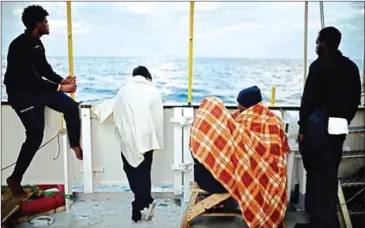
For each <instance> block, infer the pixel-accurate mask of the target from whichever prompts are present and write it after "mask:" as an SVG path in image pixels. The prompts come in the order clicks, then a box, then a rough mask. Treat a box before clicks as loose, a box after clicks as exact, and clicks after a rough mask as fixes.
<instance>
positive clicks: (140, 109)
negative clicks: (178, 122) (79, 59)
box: [113, 76, 164, 167]
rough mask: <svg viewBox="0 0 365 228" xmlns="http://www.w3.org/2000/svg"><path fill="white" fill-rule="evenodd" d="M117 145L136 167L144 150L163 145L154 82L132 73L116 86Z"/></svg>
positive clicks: (161, 118)
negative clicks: (121, 83) (129, 77)
mask: <svg viewBox="0 0 365 228" xmlns="http://www.w3.org/2000/svg"><path fill="white" fill-rule="evenodd" d="M113 119H114V125H115V130H116V133H117V137H118V138H119V140H120V149H121V151H122V152H123V155H124V157H125V158H126V159H127V161H128V163H129V164H130V165H131V166H133V167H137V166H138V165H139V164H140V163H141V162H142V161H143V160H144V156H143V155H144V153H146V152H148V151H150V150H161V149H163V148H164V121H163V105H162V100H161V96H160V93H159V91H158V90H157V88H156V86H155V85H154V84H153V83H152V82H150V81H148V80H147V79H145V78H144V77H142V76H135V77H133V78H131V79H130V80H128V81H127V82H126V83H125V84H124V85H122V87H121V88H120V89H119V91H118V94H117V97H116V100H115V105H114V113H113Z"/></svg>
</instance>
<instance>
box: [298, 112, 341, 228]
mask: <svg viewBox="0 0 365 228" xmlns="http://www.w3.org/2000/svg"><path fill="white" fill-rule="evenodd" d="M327 120H328V118H327V117H325V115H323V113H322V114H321V111H318V110H317V111H316V112H315V113H313V115H312V118H311V119H310V123H309V125H308V128H307V131H306V133H305V135H304V140H303V141H302V142H301V143H300V144H299V148H300V153H301V154H302V158H303V164H304V168H305V170H306V171H307V186H306V196H305V209H306V212H307V213H308V215H309V216H310V223H311V225H312V226H311V227H313V228H317V227H318V228H322V227H333V228H336V227H338V218H337V214H336V204H337V191H338V178H337V175H338V168H339V164H340V162H341V158H342V146H343V143H344V141H345V138H346V136H345V135H329V134H328V131H327V126H328V125H327Z"/></svg>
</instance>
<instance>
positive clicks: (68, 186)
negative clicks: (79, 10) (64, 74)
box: [61, 1, 74, 211]
mask: <svg viewBox="0 0 365 228" xmlns="http://www.w3.org/2000/svg"><path fill="white" fill-rule="evenodd" d="M66 4H67V30H68V33H67V35H68V60H69V61H68V62H69V74H70V75H71V76H73V75H74V73H73V53H72V19H71V2H70V1H68V2H66ZM71 97H72V99H74V94H71ZM63 128H64V120H63V118H62V119H61V129H63ZM62 146H63V150H62V151H63V172H64V183H65V193H66V194H68V195H71V194H72V175H71V172H70V171H71V166H72V159H71V156H70V153H69V151H70V149H69V148H70V145H69V142H68V137H67V134H63V136H62ZM65 200H66V202H65V207H66V211H68V210H70V208H71V200H70V199H69V198H66V199H65Z"/></svg>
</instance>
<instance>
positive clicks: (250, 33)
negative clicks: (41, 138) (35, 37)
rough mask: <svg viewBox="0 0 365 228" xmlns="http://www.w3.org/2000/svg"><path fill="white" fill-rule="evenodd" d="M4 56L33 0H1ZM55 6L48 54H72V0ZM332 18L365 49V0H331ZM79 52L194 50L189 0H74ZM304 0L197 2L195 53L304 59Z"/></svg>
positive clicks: (316, 26) (356, 49)
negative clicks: (69, 16)
mask: <svg viewBox="0 0 365 228" xmlns="http://www.w3.org/2000/svg"><path fill="white" fill-rule="evenodd" d="M1 4H2V11H1V17H2V55H6V53H7V49H8V46H9V44H10V42H11V40H12V39H14V38H15V37H16V36H18V35H19V34H20V33H22V32H23V30H24V26H23V24H22V22H21V13H22V10H23V8H24V7H25V6H27V5H29V4H33V3H30V2H2V3H1ZM35 4H40V5H42V6H43V7H44V8H45V9H46V10H47V11H48V12H49V13H50V15H49V17H48V20H49V24H50V29H51V34H50V35H49V36H45V37H43V38H42V41H43V42H44V44H45V47H46V52H47V56H67V20H66V3H65V2H39V3H35ZM324 11H325V23H326V26H329V25H332V26H335V27H337V28H338V29H340V31H341V32H342V35H343V40H342V43H341V46H340V49H341V50H342V52H343V53H344V54H345V55H347V56H349V57H350V58H353V59H362V58H363V56H364V54H363V53H364V3H362V2H325V3H324ZM72 17H73V45H74V56H127V57H128V56H139V57H140V56H143V57H181V58H187V57H188V46H189V37H188V36H189V3H188V2H73V3H72ZM319 30H320V17H319V3H318V2H310V3H309V33H308V42H309V43H308V55H309V58H315V52H314V47H315V39H316V36H317V34H318V31H319ZM303 36H304V3H303V2H197V3H196V5H195V27H194V57H224V58H236V57H239V58H290V59H302V58H303V43H304V37H303Z"/></svg>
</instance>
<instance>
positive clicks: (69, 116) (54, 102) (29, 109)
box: [9, 91, 81, 182]
mask: <svg viewBox="0 0 365 228" xmlns="http://www.w3.org/2000/svg"><path fill="white" fill-rule="evenodd" d="M9 104H10V105H11V106H12V108H13V109H14V110H15V112H16V113H17V115H18V116H19V118H20V120H21V122H22V124H23V126H24V128H25V135H26V138H25V142H24V143H23V145H22V147H21V150H20V153H19V156H18V159H17V162H16V165H15V168H14V171H13V174H12V175H11V178H12V179H13V180H16V181H19V182H21V181H22V179H23V175H24V173H25V171H26V170H27V169H28V167H29V165H30V163H31V161H32V160H33V157H34V155H35V154H36V152H37V151H38V149H39V147H40V145H41V143H42V141H43V132H44V124H45V123H44V122H45V118H44V111H45V107H46V106H47V107H49V108H51V109H53V110H55V111H57V112H61V113H63V114H64V118H65V122H66V127H67V133H68V137H69V142H70V145H71V147H74V146H79V145H80V132H81V129H80V128H81V120H80V114H79V106H78V103H77V102H75V101H74V100H72V99H71V98H70V97H69V96H67V95H66V94H64V93H62V92H57V91H55V92H48V93H40V94H36V95H35V94H17V95H16V96H11V97H10V98H9Z"/></svg>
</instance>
